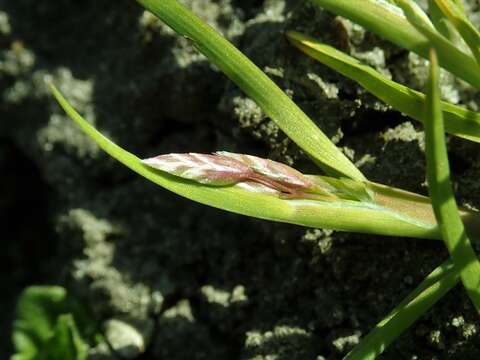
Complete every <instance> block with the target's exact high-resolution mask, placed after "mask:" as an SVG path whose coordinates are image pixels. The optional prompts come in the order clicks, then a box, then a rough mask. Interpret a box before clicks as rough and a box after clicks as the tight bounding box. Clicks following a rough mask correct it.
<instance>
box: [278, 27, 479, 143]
mask: <svg viewBox="0 0 480 360" xmlns="http://www.w3.org/2000/svg"><path fill="white" fill-rule="evenodd" d="M287 36H288V38H289V40H290V41H291V42H292V44H293V45H295V46H296V47H297V48H299V49H300V50H302V51H303V52H304V53H305V54H307V55H309V56H311V57H312V58H314V59H316V60H318V61H320V62H321V63H322V64H324V65H326V66H329V67H330V68H332V69H334V70H335V71H337V72H339V73H341V74H342V75H344V76H346V77H348V78H350V79H352V80H355V81H357V82H358V83H359V84H360V85H362V86H363V87H364V88H365V89H366V90H367V91H369V92H370V93H372V94H373V95H375V96H376V97H378V98H379V99H380V100H382V101H384V102H385V103H387V104H389V105H391V106H392V107H393V108H395V109H396V110H398V111H401V112H402V113H404V114H406V115H408V116H410V117H411V118H413V119H416V120H418V121H420V122H423V115H424V114H423V108H424V104H425V95H424V94H423V93H421V92H418V91H415V90H413V89H410V88H408V87H407V86H404V85H402V84H399V83H397V82H395V81H392V80H390V79H388V78H387V77H385V76H384V75H382V74H380V73H379V72H378V71H376V70H375V69H373V68H371V67H370V66H367V65H364V64H362V63H361V62H360V61H359V60H357V59H355V58H353V57H351V56H349V55H347V54H345V53H343V52H341V51H338V50H336V49H335V48H333V47H331V46H329V45H326V44H322V43H320V42H318V41H317V40H315V39H313V38H311V37H309V36H306V35H303V34H301V33H298V32H295V31H290V32H288V33H287ZM442 110H443V116H444V118H445V129H446V131H447V132H449V133H450V134H452V135H455V136H459V137H461V138H464V139H468V140H471V141H475V142H480V113H477V112H473V111H469V110H466V109H464V108H462V107H460V106H456V105H453V104H450V103H448V102H442Z"/></svg>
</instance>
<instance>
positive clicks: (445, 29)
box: [428, 0, 459, 45]
mask: <svg viewBox="0 0 480 360" xmlns="http://www.w3.org/2000/svg"><path fill="white" fill-rule="evenodd" d="M435 1H436V0H428V13H429V15H430V19H431V20H432V23H433V24H434V25H435V28H436V29H437V31H438V32H439V33H440V34H442V35H443V36H445V37H446V38H447V39H448V40H450V41H451V42H452V43H454V44H456V45H458V43H459V35H458V33H457V31H456V30H455V27H454V26H453V25H452V23H451V22H450V21H449V20H448V18H447V17H445V15H444V14H443V12H442V10H440V8H439V7H438V5H437V3H436V2H435Z"/></svg>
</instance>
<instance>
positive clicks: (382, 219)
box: [50, 84, 440, 239]
mask: <svg viewBox="0 0 480 360" xmlns="http://www.w3.org/2000/svg"><path fill="white" fill-rule="evenodd" d="M50 88H51V91H52V93H53V95H54V96H55V98H56V99H57V101H58V102H59V104H60V105H61V106H62V108H63V109H64V110H65V112H66V113H67V114H68V115H69V116H70V117H71V118H72V120H74V121H75V122H76V123H77V125H78V126H79V127H80V128H81V129H82V130H83V131H84V132H85V133H86V134H87V135H88V136H89V137H91V138H92V139H93V140H94V141H96V142H97V144H98V145H99V146H100V147H101V148H102V149H103V150H104V151H105V152H106V153H108V154H109V155H111V156H112V157H113V158H115V159H117V160H118V161H119V162H121V163H122V164H124V165H125V166H126V167H128V168H130V169H131V170H133V171H135V172H136V173H138V174H139V175H141V176H143V177H145V178H146V179H148V180H150V181H152V182H154V183H155V184H157V185H160V186H162V187H164V188H165V189H167V190H170V191H172V192H174V193H177V194H179V195H181V196H184V197H186V198H188V199H190V200H193V201H197V202H199V203H202V204H206V205H209V206H212V207H216V208H219V209H223V210H227V211H230V212H234V213H238V214H243V215H247V216H252V217H256V218H260V219H266V220H272V221H279V222H285V223H291V224H297V225H302V226H307V227H315V228H327V229H334V230H340V231H351V232H360V233H369V234H379V235H389V236H405V237H414V238H425V239H440V233H439V231H438V227H437V226H436V223H434V222H433V223H432V222H431V221H428V220H424V219H423V218H422V217H421V218H418V217H415V216H412V215H414V214H415V213H409V212H408V211H407V212H406V213H402V212H401V211H399V210H400V209H402V208H403V207H404V206H403V205H401V206H399V207H398V210H397V209H394V208H389V207H385V206H382V205H381V204H378V205H377V204H372V203H370V202H365V203H364V202H361V201H348V200H338V201H314V200H310V199H292V200H287V199H282V198H280V197H278V196H276V195H275V194H269V193H263V192H257V191H248V190H245V189H244V188H240V187H238V186H226V187H212V186H208V185H202V184H199V183H196V182H192V181H188V180H184V179H182V178H179V177H176V176H172V175H169V174H166V173H165V172H162V171H159V170H155V169H153V168H151V167H150V166H147V165H145V164H143V163H142V160H141V159H139V158H138V157H136V156H135V155H133V154H132V153H130V152H128V151H126V150H124V149H122V148H121V147H119V146H118V145H116V144H115V143H113V142H112V141H111V140H109V139H108V138H106V137H105V136H104V135H102V134H101V133H100V132H99V131H98V130H96V129H95V128H94V127H93V126H91V125H90V124H89V123H88V122H87V121H86V120H85V119H84V118H82V117H81V116H80V114H78V113H77V112H76V111H75V109H73V108H72V106H71V105H70V104H69V103H68V102H67V100H66V99H65V98H64V97H63V95H62V94H61V93H60V92H59V91H58V90H57V89H56V88H55V87H54V86H53V85H52V84H50ZM311 178H312V179H315V177H311ZM322 181H325V180H322ZM400 203H401V202H400Z"/></svg>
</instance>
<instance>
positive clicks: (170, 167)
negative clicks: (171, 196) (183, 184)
mask: <svg viewBox="0 0 480 360" xmlns="http://www.w3.org/2000/svg"><path fill="white" fill-rule="evenodd" d="M142 162H143V163H144V164H145V165H148V166H151V167H153V168H155V169H158V170H162V171H165V172H167V173H169V174H172V175H176V176H179V177H181V178H184V179H189V180H194V181H196V182H199V183H201V184H207V185H219V186H221V185H233V184H236V183H238V182H241V181H245V180H247V179H249V178H250V177H251V176H252V173H253V171H252V169H250V168H249V167H248V166H247V165H245V164H243V163H242V162H240V161H238V160H235V159H232V158H228V157H226V156H218V155H207V154H196V153H187V154H166V155H159V156H155V157H152V158H149V159H145V160H142Z"/></svg>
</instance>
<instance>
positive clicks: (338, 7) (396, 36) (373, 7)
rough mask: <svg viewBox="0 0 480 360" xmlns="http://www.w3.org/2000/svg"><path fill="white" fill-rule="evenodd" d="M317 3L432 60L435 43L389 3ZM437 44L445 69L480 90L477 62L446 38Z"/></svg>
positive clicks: (335, 0)
mask: <svg viewBox="0 0 480 360" xmlns="http://www.w3.org/2000/svg"><path fill="white" fill-rule="evenodd" d="M313 2H314V3H315V4H317V5H319V6H321V7H323V8H325V9H326V10H328V11H331V12H333V13H335V14H338V15H341V16H343V17H346V18H348V19H350V20H352V21H354V22H356V23H358V24H359V25H362V26H364V27H365V28H367V29H368V30H370V31H372V32H374V33H376V34H377V35H379V36H381V37H383V38H384V39H387V40H389V41H391V42H393V43H394V44H396V45H398V46H400V47H403V48H405V49H408V50H410V51H413V52H415V53H416V54H418V55H420V56H422V57H424V58H425V59H428V52H429V49H430V48H431V43H430V41H431V39H428V38H427V37H426V36H425V35H424V34H422V33H421V32H420V31H419V30H418V29H416V28H415V27H414V26H413V25H412V24H410V23H409V22H408V20H407V19H406V18H405V16H404V15H403V14H402V13H401V11H400V13H399V11H398V10H399V9H398V7H396V6H394V5H392V4H390V3H389V2H387V1H385V0H355V1H352V0H313ZM434 41H435V47H436V48H437V51H438V56H439V58H440V61H441V63H442V67H444V68H445V69H446V70H448V71H450V72H451V73H452V74H454V75H456V76H458V77H460V78H462V79H463V80H465V81H466V82H468V83H470V84H471V85H473V86H475V87H476V88H480V71H478V67H477V64H476V61H475V59H473V58H472V57H471V56H469V55H467V54H465V53H464V52H462V51H460V50H459V49H457V48H456V47H455V46H453V45H451V43H450V42H449V41H448V40H447V39H446V38H443V37H442V38H438V37H435V39H434Z"/></svg>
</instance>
